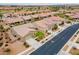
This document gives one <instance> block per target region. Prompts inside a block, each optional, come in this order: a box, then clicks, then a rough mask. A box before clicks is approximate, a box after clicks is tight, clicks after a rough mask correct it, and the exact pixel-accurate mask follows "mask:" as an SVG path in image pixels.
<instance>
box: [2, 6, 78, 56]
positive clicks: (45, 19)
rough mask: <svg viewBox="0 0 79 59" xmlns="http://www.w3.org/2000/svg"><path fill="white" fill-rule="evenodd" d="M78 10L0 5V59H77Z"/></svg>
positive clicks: (72, 7) (73, 7) (71, 7)
mask: <svg viewBox="0 0 79 59" xmlns="http://www.w3.org/2000/svg"><path fill="white" fill-rule="evenodd" d="M78 7H79V6H76V5H74V6H73V5H41V6H40V5H38V6H26V5H11V6H10V5H9V6H7V5H3V6H2V5H0V55H79V8H78Z"/></svg>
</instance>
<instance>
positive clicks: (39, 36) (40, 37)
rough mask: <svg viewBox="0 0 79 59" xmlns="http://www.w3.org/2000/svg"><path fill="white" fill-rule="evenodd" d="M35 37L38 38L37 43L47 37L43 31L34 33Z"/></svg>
mask: <svg viewBox="0 0 79 59" xmlns="http://www.w3.org/2000/svg"><path fill="white" fill-rule="evenodd" d="M34 36H35V37H37V39H36V40H37V41H40V40H41V39H43V38H44V37H45V34H44V32H42V31H37V32H35V33H34Z"/></svg>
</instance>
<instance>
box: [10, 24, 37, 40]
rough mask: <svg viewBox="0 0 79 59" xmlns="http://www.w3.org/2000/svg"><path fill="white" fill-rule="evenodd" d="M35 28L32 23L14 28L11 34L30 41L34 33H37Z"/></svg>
mask: <svg viewBox="0 0 79 59" xmlns="http://www.w3.org/2000/svg"><path fill="white" fill-rule="evenodd" d="M34 28H35V26H33V25H32V24H31V23H28V24H24V25H20V26H16V27H13V28H12V29H11V32H12V34H13V35H14V36H15V35H16V36H18V37H20V38H22V39H29V38H30V37H32V35H33V32H35V31H36V30H35V29H34Z"/></svg>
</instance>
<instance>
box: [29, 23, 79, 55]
mask: <svg viewBox="0 0 79 59" xmlns="http://www.w3.org/2000/svg"><path fill="white" fill-rule="evenodd" d="M78 28H79V24H74V25H72V26H70V27H68V28H67V29H65V30H64V31H62V32H61V33H59V34H58V35H57V36H55V37H54V38H52V39H51V40H50V41H48V42H46V43H45V44H44V45H43V46H41V47H40V48H38V49H37V50H35V51H34V52H32V53H31V54H30V55H56V54H57V53H58V52H59V51H60V49H61V48H62V47H63V46H64V45H65V44H66V42H67V41H68V40H69V39H70V38H71V36H72V35H73V34H74V33H75V32H76V31H77V30H78ZM52 41H54V42H52Z"/></svg>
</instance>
